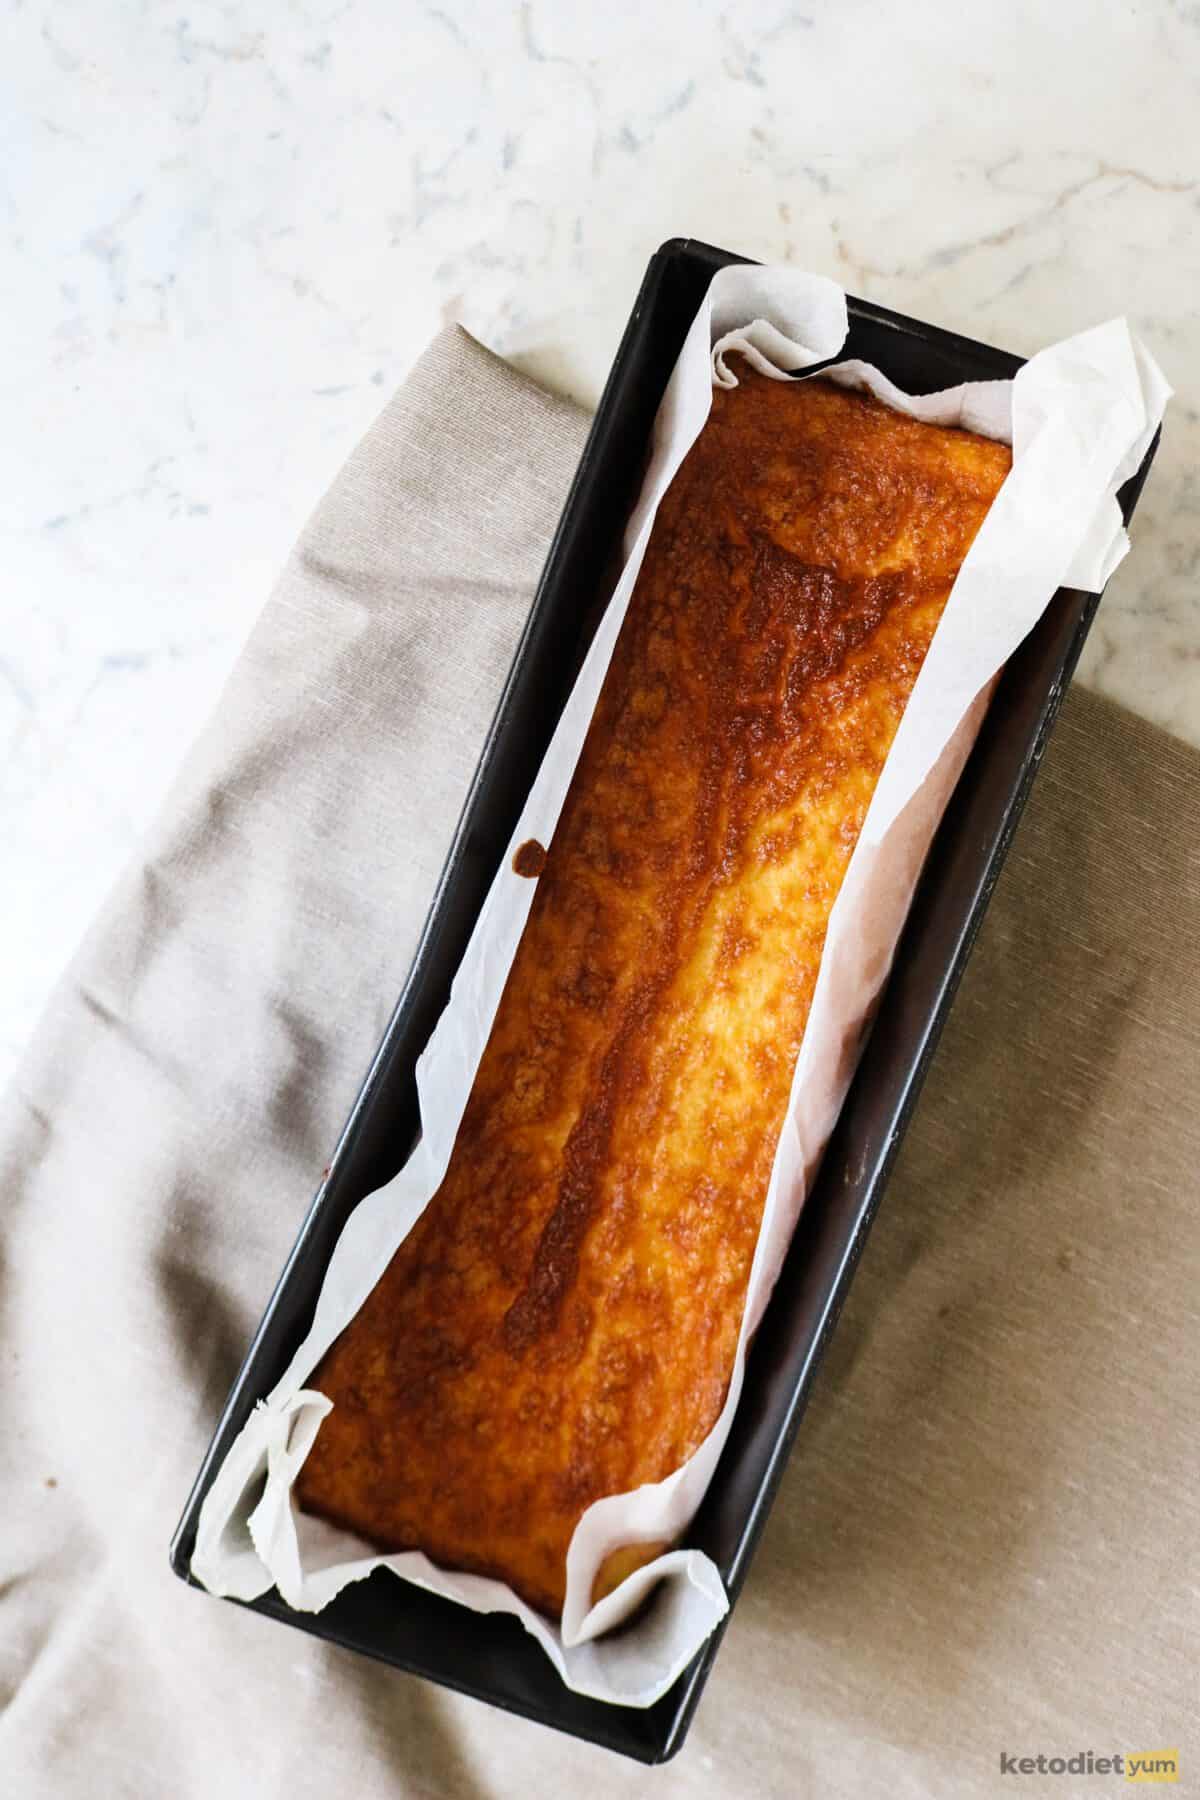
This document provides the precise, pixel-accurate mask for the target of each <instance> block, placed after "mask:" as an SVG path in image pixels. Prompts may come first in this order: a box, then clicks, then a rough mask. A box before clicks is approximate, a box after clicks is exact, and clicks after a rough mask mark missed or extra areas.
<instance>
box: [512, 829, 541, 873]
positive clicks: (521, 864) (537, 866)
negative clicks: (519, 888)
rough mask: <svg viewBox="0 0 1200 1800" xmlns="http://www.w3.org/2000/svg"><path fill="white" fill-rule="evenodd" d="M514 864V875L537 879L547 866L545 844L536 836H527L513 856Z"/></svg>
mask: <svg viewBox="0 0 1200 1800" xmlns="http://www.w3.org/2000/svg"><path fill="white" fill-rule="evenodd" d="M512 866H513V873H514V875H525V876H528V878H529V880H530V881H536V880H537V878H538V876H539V875H540V874H541V872H542V870H543V869H544V868H545V866H546V850H545V846H544V845H542V844H539V843H538V841H537V839H536V838H526V840H525V842H524V843H523V844H522V845H521V847H520V849H519V850H518V851H517V853H516V855H515V856H514V857H513V859H512Z"/></svg>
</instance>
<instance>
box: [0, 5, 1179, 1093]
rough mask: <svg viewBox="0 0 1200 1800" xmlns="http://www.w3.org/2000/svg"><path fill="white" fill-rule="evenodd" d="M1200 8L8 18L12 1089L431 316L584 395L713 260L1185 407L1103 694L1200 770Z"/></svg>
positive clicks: (1, 526) (2, 1041)
mask: <svg viewBox="0 0 1200 1800" xmlns="http://www.w3.org/2000/svg"><path fill="white" fill-rule="evenodd" d="M1197 116H1200V10H1197V8H1196V7H1195V6H1194V5H1192V4H1188V3H1184V0H1179V3H1173V0H1148V3H1147V4H1139V5H1128V6H1117V5H1115V4H1108V3H1107V0H1106V3H1105V4H1099V5H1098V4H1093V3H1092V0H1061V3H1060V4H1058V5H1056V6H1048V5H1045V4H1043V3H1042V0H1036V3H1030V0H1024V3H1020V4H1013V5H1009V6H1003V7H1000V6H991V7H986V8H985V7H982V6H975V5H971V4H962V3H961V0H953V3H952V0H936V3H935V4H922V3H920V0H912V3H910V4H909V5H907V6H905V7H903V8H885V7H880V6H877V5H875V4H867V3H866V0H842V3H841V4H825V3H820V4H818V3H816V0H813V3H811V4H805V5H802V6H800V7H795V6H790V5H787V4H758V3H750V4H745V5H743V6H740V7H737V8H733V7H723V6H718V5H713V4H709V3H707V0H688V3H686V4H685V0H666V3H665V4H663V5H661V6H659V7H650V6H646V5H644V4H642V5H632V4H626V3H624V0H614V3H612V4H608V5H605V6H603V7H592V6H584V5H582V4H561V5H560V4H555V5H551V4H547V3H545V0H532V3H530V4H525V5H519V6H513V7H498V6H495V5H488V4H484V3H483V0H464V3H459V0H446V3H445V4H443V5H440V6H430V7H425V8H416V7H412V6H407V5H405V6H396V5H394V4H384V3H383V0H364V3H362V4H355V5H347V4H344V3H343V0H336V3H334V0H330V3H328V4H327V3H324V0H296V3H293V4H284V0H264V3H263V4H261V5H259V6H256V7H250V6H246V5H242V4H236V3H232V4H220V5H217V4H212V3H210V0H201V3H200V4H190V5H189V6H188V8H186V9H185V10H183V11H182V12H181V10H180V9H178V8H172V7H168V6H165V5H163V4H160V3H158V0H143V3H142V4H136V3H133V4H131V3H130V0H93V3H92V4H91V5H89V6H88V7H86V8H65V7H58V6H52V5H50V4H49V0H24V3H23V4H18V5H16V6H15V7H14V8H13V9H12V10H11V11H10V15H9V19H8V22H7V25H6V32H5V55H4V58H3V63H2V66H0V144H2V155H0V294H2V295H3V315H2V316H3V319H4V333H5V341H4V355H3V366H4V397H5V403H4V410H3V423H2V426H0V541H2V545H3V567H4V584H3V631H2V632H0V758H2V761H0V782H2V788H0V830H2V832H3V842H4V859H3V880H2V885H0V932H2V937H0V941H3V943H4V946H5V955H4V958H3V961H2V962H0V1076H3V1074H4V1073H5V1072H6V1070H7V1069H8V1068H9V1067H11V1065H12V1063H13V1061H14V1060H15V1057H16V1055H17V1053H18V1051H19V1048H20V1046H21V1044H22V1043H23V1041H24V1039H25V1038H26V1036H27V1034H28V1032H29V1030H30V1028H31V1026H32V1024H33V1022H34V1019H35V1017H36V1014H37V1011H38V1008H39V1007H40V1005H41V1002H42V999H43V997H44V995H45V993H46V990H47V988H48V987H49V985H50V984H51V982H52V981H53V979H54V977H55V975H56V973H57V971H58V969H59V968H60V967H61V965H62V963H63V961H64V960H65V958H66V956H67V955H68V954H69V952H70V950H71V948H72V947H73V944H74V942H75V940H76V939H77V937H78V935H79V933H80V932H81V930H82V929H83V927H84V925H85V924H86V921H87V918H88V916H89V915H90V913H91V912H92V911H93V910H94V907H95V905H96V904H97V902H98V900H99V899H100V898H101V897H102V895H103V892H104V890H105V889H106V887H107V886H108V884H109V882H110V881H111V880H112V878H113V876H114V875H115V873H116V871H117V870H118V869H119V867H120V866H121V864H122V863H123V861H124V860H125V859H126V858H127V857H128V855H129V853H130V851H131V849H132V848H133V847H134V845H135V843H136V840H137V834H138V832H139V830H140V829H141V828H142V826H143V825H144V824H145V822H146V821H147V819H148V818H149V816H150V815H151V814H152V812H153V811H154V809H155V808H156V807H157V806H158V805H159V803H160V802H161V799H162V797H163V795H164V792H165V790H166V787H167V784H168V781H169V778H170V774H171V770H172V768H173V766H174V765H175V763H176V762H177V761H178V758H179V756H180V755H181V753H182V751H183V750H184V748H185V747H186V744H187V742H188V739H189V738H190V736H191V735H192V734H193V732H194V730H195V729H196V727H197V725H198V724H199V722H200V720H201V719H202V717H203V716H204V714H205V713H206V712H207V711H208V709H209V708H210V707H211V705H212V703H213V700H214V698H215V696H216V693H217V691H218V689H219V687H220V683H221V681H222V679H223V677H224V675H225V673H226V672H227V670H228V668H229V666H230V664H231V663H232V661H233V658H234V657H235V655H236V653H237V649H238V646H239V644H240V642H241V641H242V638H243V637H244V634H245V632H246V630H247V628H248V626H249V623H250V620H251V618H252V616H253V614H254V612H255V609H256V608H257V606H258V605H259V603H260V601H261V600H262V598H263V596H264V594H265V592H266V590H267V588H268V587H269V585H270V582H271V579H272V577H273V575H274V573H275V571H276V569H277V568H278V567H279V565H280V563H281V561H282V559H283V557H284V556H285V554H286V552H287V549H288V546H289V543H290V541H291V539H292V537H293V536H294V534H295V532H296V531H297V529H298V527H299V525H300V523H301V522H302V520H303V518H304V516H305V514H306V512H307V510H308V509H309V507H310V506H311V505H312V503H313V501H314V500H315V498H316V497H317V495H318V494H319V493H320V491H321V490H322V488H323V486H324V485H325V483H326V482H327V480H328V479H329V477H330V475H331V473H332V471H333V470H334V469H335V468H336V467H337V465H338V463H339V462H340V461H341V459H342V458H343V457H344V456H345V454H346V452H347V451H348V450H349V448H350V446H351V445H352V444H353V442H354V441H355V439H356V437H357V436H358V435H359V433H361V431H362V430H363V429H364V428H365V426H366V425H367V423H368V421H369V420H370V419H371V417H372V416H373V414H374V413H375V412H376V410H377V409H378V408H379V406H380V405H381V403H382V401H383V399H384V398H385V396H386V395H387V393H388V392H389V390H390V389H391V388H393V387H394V386H395V384H396V383H397V382H398V381H399V380H400V378H401V377H402V376H403V374H404V372H405V369H406V368H407V366H408V364H409V362H410V360H411V358H412V357H413V356H414V354H415V353H416V351H417V350H418V349H419V347H420V346H421V344H422V343H423V342H424V341H425V340H426V339H427V338H428V337H429V335H430V334H431V332H432V331H433V330H434V329H435V328H436V327H437V325H438V324H439V322H440V321H441V320H442V319H444V318H447V317H452V318H461V319H462V321H463V322H464V323H465V324H466V325H467V326H468V327H469V328H470V329H471V330H472V331H474V332H475V333H476V334H477V335H479V336H480V337H482V338H483V339H484V340H485V341H486V342H488V343H490V344H492V345H493V346H494V347H495V348H496V349H498V350H499V351H501V352H502V353H504V354H506V355H508V356H511V357H512V358H514V359H515V360H516V361H517V362H518V363H519V364H521V365H522V366H524V367H526V368H528V369H529V370H531V371H532V372H533V373H535V374H536V375H538V376H540V377H541V378H543V379H545V380H547V381H549V382H552V383H555V384H558V385H560V386H562V387H564V388H566V389H567V390H569V391H571V392H573V393H575V394H577V395H578V396H580V397H581V398H584V399H587V400H591V399H594V398H595V396H596V394H597V393H598V391H599V387H600V384H601V382H602V380H603V376H604V372H605V370H606V368H607V365H608V363H609V360H610V358H611V356H612V352H613V350H614V348H615V345H616V341H617V338H618V335H619V332H620V329H621V326H622V323H623V321H624V318H625V315H626V313H627V311H628V308H629V304H630V300H631V297H632V295H633V293H634V291H635V288H636V285H637V282H638V280H639V278H640V275H641V272H642V269H643V268H644V265H645V262H646V260H647V257H648V255H649V253H650V252H651V250H652V249H653V248H654V247H655V245H656V244H657V243H659V242H660V241H661V240H662V239H664V238H666V237H671V236H675V235H677V234H685V233H690V234H692V235H695V236H698V237H703V238H707V239H709V240H710V241H712V242H715V243H719V244H724V245H727V246H729V247H731V248H737V249H740V250H742V251H744V252H746V253H747V254H749V255H752V256H758V257H763V258H780V259H783V258H788V259H792V260H794V261H796V262H798V263H800V264H802V265H805V266H807V267H811V268H816V269H824V270H827V271H828V272H830V273H831V274H833V275H835V276H837V277H838V278H839V279H841V280H843V281H844V282H845V283H846V285H847V286H848V287H850V288H851V289H852V290H854V291H856V292H859V293H863V294H866V295H869V296H871V297H872V298H874V299H877V300H880V301H882V302H884V303H885V304H887V305H890V306H893V307H896V308H899V309H900V310H902V311H906V312H912V313H915V314H918V315H920V316H923V317H926V318H929V319H932V320H936V321H938V322H941V323H945V324H947V325H950V326H953V327H956V328H958V329H960V330H963V331H965V332H967V333H969V334H971V335H974V336H978V337H982V338H985V339H990V340H992V341H994V342H997V343H1002V344H1005V345H1008V346H1010V347H1012V348H1014V349H1017V350H1020V351H1024V352H1029V351H1032V350H1034V349H1036V348H1037V347H1038V346H1039V345H1041V344H1043V343H1045V342H1047V341H1049V340H1051V339H1053V338H1055V337H1059V336H1062V335H1065V334H1067V333H1069V332H1071V331H1075V330H1077V329H1079V328H1081V327H1083V326H1085V325H1088V324H1091V323H1094V322H1097V321H1099V320H1101V319H1103V318H1106V317H1109V316H1111V315H1112V314H1114V313H1117V312H1127V313H1128V314H1129V316H1130V317H1131V319H1132V320H1133V322H1134V323H1135V325H1136V326H1137V328H1138V329H1139V330H1140V331H1141V332H1142V333H1143V335H1144V336H1145V337H1146V339H1147V341H1148V342H1149V343H1150V345H1151V346H1152V348H1153V349H1154V351H1155V352H1156V354H1157V355H1158V357H1159V359H1160V361H1161V362H1162V363H1163V365H1164V367H1165V368H1166V370H1167V372H1168V374H1169V376H1170V377H1171V378H1172V380H1173V382H1174V384H1175V386H1176V389H1177V394H1178V398H1177V400H1176V403H1175V406H1174V408H1173V410H1172V412H1171V413H1170V415H1169V417H1168V429H1167V432H1166V435H1165V439H1164V446H1163V450H1162V453H1161V456H1160V459H1159V466H1158V468H1157V470H1156V474H1155V478H1154V480H1153V482H1152V484H1151V486H1150V489H1149V490H1148V493H1147V497H1146V499H1145V501H1144V503H1143V506H1142V509H1141V511H1140V513H1139V515H1138V519H1137V521H1136V530H1135V550H1134V554H1133V556H1132V557H1131V558H1130V559H1129V560H1128V561H1127V563H1126V564H1125V566H1124V567H1123V568H1122V569H1121V570H1120V571H1119V572H1118V574H1117V575H1116V577H1115V578H1114V580H1113V582H1112V584H1111V587H1110V590H1109V593H1108V596H1107V598H1106V600H1105V604H1104V607H1103V609H1102V611H1101V614H1100V618H1099V621H1098V623H1097V626H1096V628H1095V632H1094V635H1093V639H1092V643H1091V645H1090V647H1089V650H1088V653H1087V656H1086V661H1085V664H1084V669H1083V678H1084V679H1085V680H1087V681H1089V682H1091V683H1093V684H1095V685H1097V686H1099V687H1101V688H1103V689H1104V690H1105V691H1106V692H1108V693H1111V694H1114V695H1117V696H1118V697H1120V698H1121V699H1123V700H1125V701H1127V702H1128V703H1129V704H1131V705H1133V706H1135V707H1138V708H1139V709H1140V710H1142V711H1143V712H1145V713H1147V714H1149V715H1150V716H1151V717H1153V718H1155V719H1157V720H1159V721H1161V722H1162V723H1163V724H1165V725H1167V726H1170V727H1171V728H1172V729H1173V730H1175V731H1178V732H1180V733H1182V734H1184V735H1186V736H1189V737H1191V738H1193V739H1196V740H1197V741H1200V638H1198V633H1197V602H1196V586H1197V582H1196V576H1197V561H1198V558H1200V485H1198V479H1197V475H1196V469H1197V466H1198V457H1197V452H1198V450H1200V411H1198V407H1200V395H1198V384H1197V376H1198V374H1200V320H1198V316H1197V310H1196V304H1195V296H1196V294H1197V292H1198V291H1200V229H1198V227H1200V184H1198V180H1197V175H1196V157H1195V148H1196V137H1195V126H1194V123H1193V121H1194V120H1195V118H1196V117H1197Z"/></svg>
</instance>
